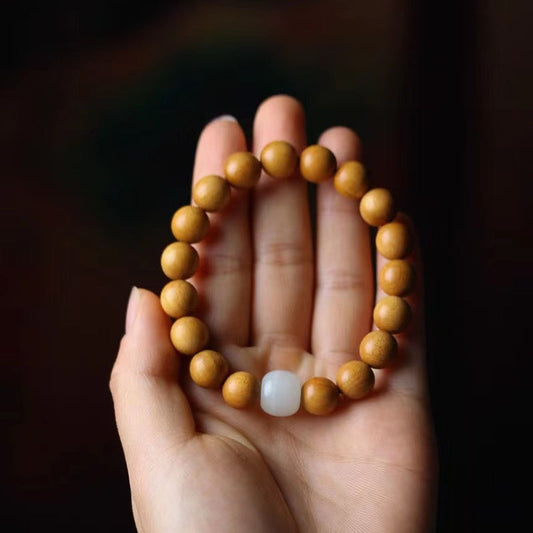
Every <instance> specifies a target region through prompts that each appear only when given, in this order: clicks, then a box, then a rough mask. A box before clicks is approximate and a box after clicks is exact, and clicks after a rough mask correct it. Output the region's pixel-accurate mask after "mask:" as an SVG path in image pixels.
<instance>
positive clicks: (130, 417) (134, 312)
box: [110, 288, 194, 477]
mask: <svg viewBox="0 0 533 533" xmlns="http://www.w3.org/2000/svg"><path fill="white" fill-rule="evenodd" d="M128 322H129V323H128V327H127V332H126V335H124V337H123V338H122V341H121V343H120V349H119V352H118V356H117V359H116V361H115V364H114V366H113V370H112V373H111V381H110V389H111V393H112V396H113V403H114V407H115V417H116V422H117V427H118V432H119V435H120V440H121V442H122V446H123V448H124V454H125V456H126V462H127V464H128V471H129V472H130V477H131V475H132V472H135V471H145V470H144V469H145V468H150V466H151V465H153V464H155V463H156V462H157V461H158V457H161V454H164V453H165V452H166V450H169V449H171V448H174V447H175V446H176V445H180V444H182V443H183V442H185V441H187V440H188V439H189V438H191V437H192V436H193V434H194V421H193V418H192V415H191V411H190V409H189V404H188V402H187V399H186V398H185V396H184V394H183V393H182V391H181V388H180V387H179V385H178V383H177V371H178V357H177V355H176V352H175V350H174V348H173V347H172V345H171V343H170V337H169V328H170V321H169V319H168V317H167V316H166V315H165V314H164V312H163V310H162V308H161V305H160V303H159V298H158V297H157V296H156V295H155V294H153V293H151V292H149V291H146V290H142V289H135V288H134V289H133V290H132V294H131V297H130V302H129V306H128Z"/></svg>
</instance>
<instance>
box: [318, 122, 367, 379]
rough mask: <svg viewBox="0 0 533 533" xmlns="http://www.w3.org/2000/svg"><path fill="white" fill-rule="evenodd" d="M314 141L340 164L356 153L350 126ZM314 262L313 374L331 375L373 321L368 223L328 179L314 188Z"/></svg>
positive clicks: (354, 349)
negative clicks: (315, 254)
mask: <svg viewBox="0 0 533 533" xmlns="http://www.w3.org/2000/svg"><path fill="white" fill-rule="evenodd" d="M318 142H319V144H321V145H323V146H326V147H327V148H329V149H330V150H331V151H332V152H333V153H334V154H335V156H336V158H337V163H338V164H339V165H340V164H342V163H344V162H345V161H350V160H354V159H358V157H359V155H360V151H361V144H360V141H359V138H358V137H357V135H356V134H355V133H354V132H353V131H352V130H350V129H348V128H344V127H336V128H331V129H329V130H327V131H326V132H324V133H323V134H322V136H321V137H320V139H319V141H318ZM316 265H317V267H316V268H317V274H316V289H315V304H314V314H313V327H312V344H311V346H312V350H311V351H312V353H313V354H314V355H315V357H316V364H317V369H316V370H317V372H319V373H321V374H323V375H327V376H329V377H331V376H332V375H333V376H334V375H335V372H336V369H338V368H339V366H340V365H342V364H343V363H345V362H346V361H349V360H350V359H354V358H355V357H357V356H358V347H359V343H360V342H361V339H362V338H363V336H364V335H365V334H366V333H368V331H369V329H370V326H371V324H372V303H373V297H374V283H373V272H372V260H371V252H370V237H369V229H368V226H367V224H366V223H365V222H364V221H363V219H362V218H361V216H360V214H359V204H358V202H356V201H354V200H351V199H350V198H346V197H344V196H342V195H340V194H339V193H338V192H337V191H336V190H335V187H334V186H333V181H332V180H329V181H327V182H325V183H321V184H320V185H319V186H318V192H317V258H316Z"/></svg>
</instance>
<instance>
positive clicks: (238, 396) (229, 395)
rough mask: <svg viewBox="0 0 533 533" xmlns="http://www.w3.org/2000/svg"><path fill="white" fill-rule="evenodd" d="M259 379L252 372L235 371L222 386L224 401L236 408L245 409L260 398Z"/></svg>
mask: <svg viewBox="0 0 533 533" xmlns="http://www.w3.org/2000/svg"><path fill="white" fill-rule="evenodd" d="M259 390H260V387H259V381H257V378H256V377H255V376H254V375H253V374H250V372H243V371H240V372H234V373H233V374H230V375H229V376H228V379H226V381H225V382H224V385H223V387H222V396H223V397H224V401H225V402H226V403H227V404H228V405H229V406H230V407H234V408H235V409H244V408H245V407H249V406H250V405H253V404H254V403H256V402H257V400H258V399H259Z"/></svg>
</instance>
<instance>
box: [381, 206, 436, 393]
mask: <svg viewBox="0 0 533 533" xmlns="http://www.w3.org/2000/svg"><path fill="white" fill-rule="evenodd" d="M397 220H401V221H403V222H405V223H407V224H408V225H409V228H410V231H411V235H412V236H413V241H414V246H413V251H412V253H411V255H410V256H409V257H407V258H406V259H407V260H409V261H410V262H412V263H413V266H414V269H415V272H416V284H415V289H414V290H413V292H412V293H411V294H409V295H408V296H406V297H405V300H406V301H407V303H408V304H409V306H410V307H411V310H412V316H413V318H412V320H411V324H410V325H409V327H408V328H407V330H406V331H405V332H403V333H399V334H396V335H394V336H395V338H396V340H397V341H398V358H397V361H396V363H395V364H394V365H393V368H390V369H387V370H385V371H378V373H383V374H384V378H385V379H386V380H387V385H388V387H390V389H391V390H396V391H399V392H402V393H407V394H412V395H414V396H416V397H419V398H425V397H426V396H427V376H426V338H425V320H424V296H423V278H422V266H423V265H422V259H421V252H420V245H419V241H418V238H417V237H416V229H415V227H414V224H413V222H412V220H411V219H410V218H409V217H408V216H407V215H405V214H403V213H401V214H399V215H398V217H397ZM387 262H388V259H386V258H385V257H383V256H382V255H381V254H379V252H377V256H376V271H377V272H378V273H379V272H380V271H381V269H382V268H383V267H384V266H385V264H386V263H387ZM384 296H386V294H385V293H384V292H383V290H382V289H381V288H380V287H379V285H378V286H377V289H376V302H378V301H379V300H380V299H381V298H383V297H384ZM373 328H374V329H376V325H375V324H374V326H373ZM388 370H391V371H390V372H389V371H388ZM380 377H381V376H379V375H378V376H376V378H377V380H379V378H380Z"/></svg>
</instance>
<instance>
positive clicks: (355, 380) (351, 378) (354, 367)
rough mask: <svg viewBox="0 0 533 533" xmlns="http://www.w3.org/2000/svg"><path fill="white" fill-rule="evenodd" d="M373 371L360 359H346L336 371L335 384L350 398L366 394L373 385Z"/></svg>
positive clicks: (357, 397)
mask: <svg viewBox="0 0 533 533" xmlns="http://www.w3.org/2000/svg"><path fill="white" fill-rule="evenodd" d="M374 381H375V378H374V372H372V369H371V368H370V367H369V366H368V365H367V364H366V363H363V362H362V361H356V360H353V361H348V362H347V363H344V364H343V365H342V366H341V367H340V368H339V371H338V372H337V386H338V387H339V389H340V390H341V392H342V393H343V394H344V395H345V396H347V397H348V398H350V399H352V400H358V399H359V398H362V397H363V396H366V395H367V394H368V393H369V392H370V391H371V390H372V387H373V386H374Z"/></svg>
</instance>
